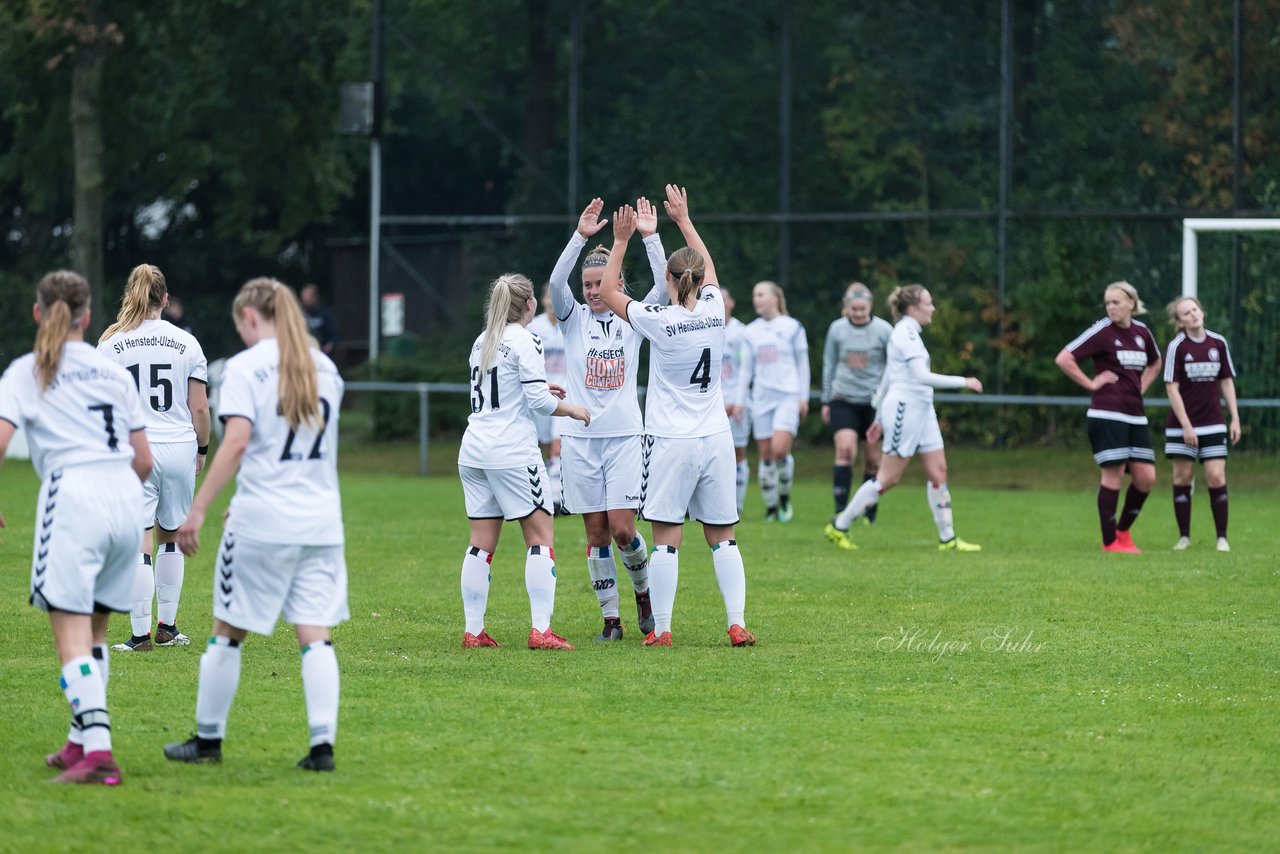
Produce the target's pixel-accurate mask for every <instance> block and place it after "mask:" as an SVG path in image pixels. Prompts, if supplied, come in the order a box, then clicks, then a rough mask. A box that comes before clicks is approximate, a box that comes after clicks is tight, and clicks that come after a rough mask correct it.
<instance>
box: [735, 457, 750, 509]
mask: <svg viewBox="0 0 1280 854" xmlns="http://www.w3.org/2000/svg"><path fill="white" fill-rule="evenodd" d="M749 480H751V463H749V462H747V461H746V460H738V480H737V487H738V512H739V513H741V512H742V505H743V504H744V503H745V502H746V500H747V481H749Z"/></svg>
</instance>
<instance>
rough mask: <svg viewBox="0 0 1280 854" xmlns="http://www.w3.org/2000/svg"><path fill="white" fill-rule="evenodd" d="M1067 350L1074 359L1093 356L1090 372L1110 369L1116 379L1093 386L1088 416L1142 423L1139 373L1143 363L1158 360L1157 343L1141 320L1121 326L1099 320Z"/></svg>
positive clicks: (1142, 412)
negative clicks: (1127, 325) (1122, 327)
mask: <svg viewBox="0 0 1280 854" xmlns="http://www.w3.org/2000/svg"><path fill="white" fill-rule="evenodd" d="M1067 350H1068V351H1070V353H1071V355H1073V356H1075V357H1076V361H1077V362H1083V361H1084V360H1085V359H1093V375H1094V376H1095V377H1096V376H1097V375H1098V374H1100V373H1102V372H1103V371H1112V372H1114V373H1115V375H1116V376H1117V377H1119V379H1118V380H1116V381H1115V382H1113V383H1108V384H1106V385H1104V386H1102V387H1101V388H1098V389H1094V392H1093V396H1092V397H1091V398H1090V399H1089V416H1090V417H1091V418H1109V419H1112V420H1114V421H1127V422H1129V423H1131V424H1146V423H1147V414H1146V410H1145V409H1144V408H1143V406H1142V372H1143V371H1144V370H1146V367H1147V364H1148V363H1149V362H1151V361H1155V360H1159V358H1160V345H1159V344H1157V343H1156V337H1155V336H1154V335H1152V334H1151V330H1150V329H1149V328H1147V325H1146V324H1145V323H1142V322H1141V321H1138V320H1133V321H1130V322H1129V328H1128V329H1121V328H1120V327H1119V326H1116V325H1115V324H1114V323H1112V322H1111V320H1110V318H1106V319H1103V320H1099V321H1098V322H1097V323H1095V324H1093V326H1090V327H1089V328H1088V329H1086V330H1085V331H1084V332H1082V333H1080V335H1079V337H1077V338H1076V339H1075V340H1074V341H1072V342H1071V343H1070V344H1068V345H1067Z"/></svg>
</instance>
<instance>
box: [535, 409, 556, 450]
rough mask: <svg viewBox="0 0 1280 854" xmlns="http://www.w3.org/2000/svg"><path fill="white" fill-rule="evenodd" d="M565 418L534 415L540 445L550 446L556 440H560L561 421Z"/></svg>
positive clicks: (540, 414) (538, 413)
mask: <svg viewBox="0 0 1280 854" xmlns="http://www.w3.org/2000/svg"><path fill="white" fill-rule="evenodd" d="M563 417H564V416H559V417H557V416H554V415H543V414H542V413H540V412H535V413H534V414H533V426H534V427H536V428H537V429H538V444H539V445H550V444H551V443H552V442H554V441H555V440H556V439H559V438H560V420H561V418H563Z"/></svg>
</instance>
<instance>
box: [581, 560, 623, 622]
mask: <svg viewBox="0 0 1280 854" xmlns="http://www.w3.org/2000/svg"><path fill="white" fill-rule="evenodd" d="M587 573H588V574H589V575H590V576H591V589H592V590H594V591H595V592H596V599H597V600H598V601H599V602H600V613H601V614H602V615H604V616H605V617H612V618H614V619H617V617H618V570H617V566H616V565H615V564H614V562H613V551H612V550H611V549H610V548H609V547H608V546H600V547H598V548H592V547H591V546H587Z"/></svg>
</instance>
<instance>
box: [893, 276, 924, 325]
mask: <svg viewBox="0 0 1280 854" xmlns="http://www.w3.org/2000/svg"><path fill="white" fill-rule="evenodd" d="M923 297H924V285H899V286H898V287H896V288H894V289H893V293H891V294H889V311H890V312H892V313H893V322H894V323H897V322H898V321H899V320H901V319H902V318H903V317H905V316H906V314H907V309H909V308H911V306H913V305H918V304H919V303H920V300H921V299H922V298H923Z"/></svg>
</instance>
